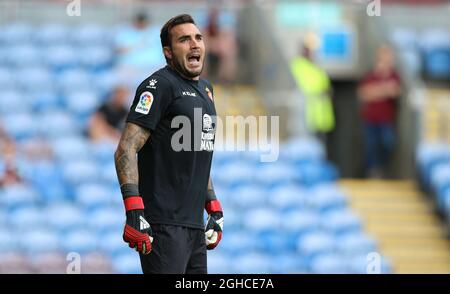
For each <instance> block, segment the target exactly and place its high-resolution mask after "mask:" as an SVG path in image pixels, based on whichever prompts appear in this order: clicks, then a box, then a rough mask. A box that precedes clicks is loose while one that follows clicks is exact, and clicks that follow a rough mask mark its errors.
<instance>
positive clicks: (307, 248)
mask: <svg viewBox="0 0 450 294" xmlns="http://www.w3.org/2000/svg"><path fill="white" fill-rule="evenodd" d="M335 248H336V241H335V239H334V238H333V236H332V235H331V234H327V233H324V232H321V231H317V232H311V233H307V234H305V235H302V236H300V237H299V239H298V241H297V250H298V252H299V253H301V254H302V255H303V256H304V257H305V258H307V259H308V260H310V259H311V258H313V257H316V256H318V255H321V254H329V253H333V251H334V250H335Z"/></svg>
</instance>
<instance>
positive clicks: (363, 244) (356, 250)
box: [336, 232, 377, 257]
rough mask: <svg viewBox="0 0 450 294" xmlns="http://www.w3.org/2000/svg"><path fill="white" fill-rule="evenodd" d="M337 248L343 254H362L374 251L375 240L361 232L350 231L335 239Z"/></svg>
mask: <svg viewBox="0 0 450 294" xmlns="http://www.w3.org/2000/svg"><path fill="white" fill-rule="evenodd" d="M336 244H337V249H338V251H339V253H340V254H342V255H343V256H347V257H348V256H354V255H363V254H368V253H370V252H373V251H376V247H377V246H376V242H375V240H374V239H373V238H371V237H369V236H368V235H367V234H365V233H363V232H350V233H347V234H344V235H341V236H338V237H337V239H336Z"/></svg>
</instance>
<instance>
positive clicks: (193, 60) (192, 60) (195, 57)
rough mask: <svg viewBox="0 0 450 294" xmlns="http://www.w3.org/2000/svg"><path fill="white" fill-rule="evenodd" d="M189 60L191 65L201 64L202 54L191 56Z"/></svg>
mask: <svg viewBox="0 0 450 294" xmlns="http://www.w3.org/2000/svg"><path fill="white" fill-rule="evenodd" d="M187 60H188V61H189V63H195V62H199V61H200V54H199V53H193V54H189V55H188V57H187Z"/></svg>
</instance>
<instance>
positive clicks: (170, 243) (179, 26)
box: [114, 14, 223, 274]
mask: <svg viewBox="0 0 450 294" xmlns="http://www.w3.org/2000/svg"><path fill="white" fill-rule="evenodd" d="M160 37H161V44H162V47H163V53H164V56H165V58H166V61H167V65H166V66H165V67H164V68H162V69H160V70H158V71H156V72H155V73H153V74H152V75H151V76H150V77H148V78H147V79H145V80H144V81H143V82H142V83H141V84H140V85H139V87H138V88H137V90H136V95H135V98H134V101H133V104H132V106H131V108H130V112H129V114H128V118H127V123H126V126H125V129H124V131H123V133H122V136H121V139H120V142H119V145H118V147H117V150H116V153H115V155H114V159H115V164H116V171H117V175H118V178H119V183H120V187H121V192H122V196H123V200H124V204H125V210H126V224H125V228H124V233H123V239H124V241H125V242H127V243H128V244H129V246H130V247H131V248H134V249H136V250H137V251H138V252H139V256H140V259H141V265H142V271H143V272H144V273H177V274H205V273H207V266H206V250H207V249H213V248H215V247H216V246H217V244H218V243H219V242H220V240H221V238H222V227H223V213H222V208H221V206H220V203H219V201H218V200H217V199H216V196H215V193H214V189H213V185H212V181H211V178H210V169H211V161H212V154H213V146H214V145H213V144H214V135H215V120H214V117H215V115H216V111H215V106H214V100H213V88H212V86H211V84H210V83H209V82H208V81H206V80H204V79H200V74H201V72H202V70H203V64H204V58H205V44H204V42H203V36H202V34H201V33H200V31H199V30H198V28H197V26H196V25H195V23H194V20H193V19H192V18H191V17H190V16H189V15H186V14H183V15H179V16H176V17H174V18H172V19H170V20H169V21H168V22H167V23H166V24H165V25H164V26H163V27H162V29H161V35H160ZM198 113H201V116H200V128H198V129H196V128H195V126H197V125H199V124H198V122H197V123H194V120H198ZM178 117H183V118H185V119H187V120H188V123H187V125H190V126H192V128H191V127H190V129H189V130H190V131H191V134H193V135H192V136H190V137H191V138H193V140H192V146H188V147H189V148H187V150H186V148H184V149H182V150H179V148H178V147H179V146H178V145H177V144H178V143H180V142H179V141H180V140H178V141H177V140H174V138H175V137H176V135H177V132H178V131H180V130H181V128H177V127H173V126H172V125H174V121H175V118H178ZM185 121H186V120H185ZM183 127H184V124H183ZM174 135H175V136H174ZM185 141H188V140H186V138H183V143H181V144H182V145H183V146H184V147H186V144H185V143H186V142H185ZM174 144H175V145H177V146H174ZM136 155H137V156H136ZM204 209H206V211H207V213H208V221H207V224H206V226H205V224H204V220H203V211H204Z"/></svg>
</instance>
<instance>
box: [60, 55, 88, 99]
mask: <svg viewBox="0 0 450 294" xmlns="http://www.w3.org/2000/svg"><path fill="white" fill-rule="evenodd" d="M73 58H75V57H73ZM91 80H92V75H91V74H90V73H89V72H88V71H87V70H86V69H84V68H79V67H77V68H71V69H67V70H64V71H63V72H61V73H60V74H59V75H58V79H57V82H58V86H59V88H60V90H61V91H63V92H64V94H66V95H67V94H72V93H77V92H78V91H90V90H92V87H93V84H92V83H91ZM67 99H68V98H66V101H67Z"/></svg>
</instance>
